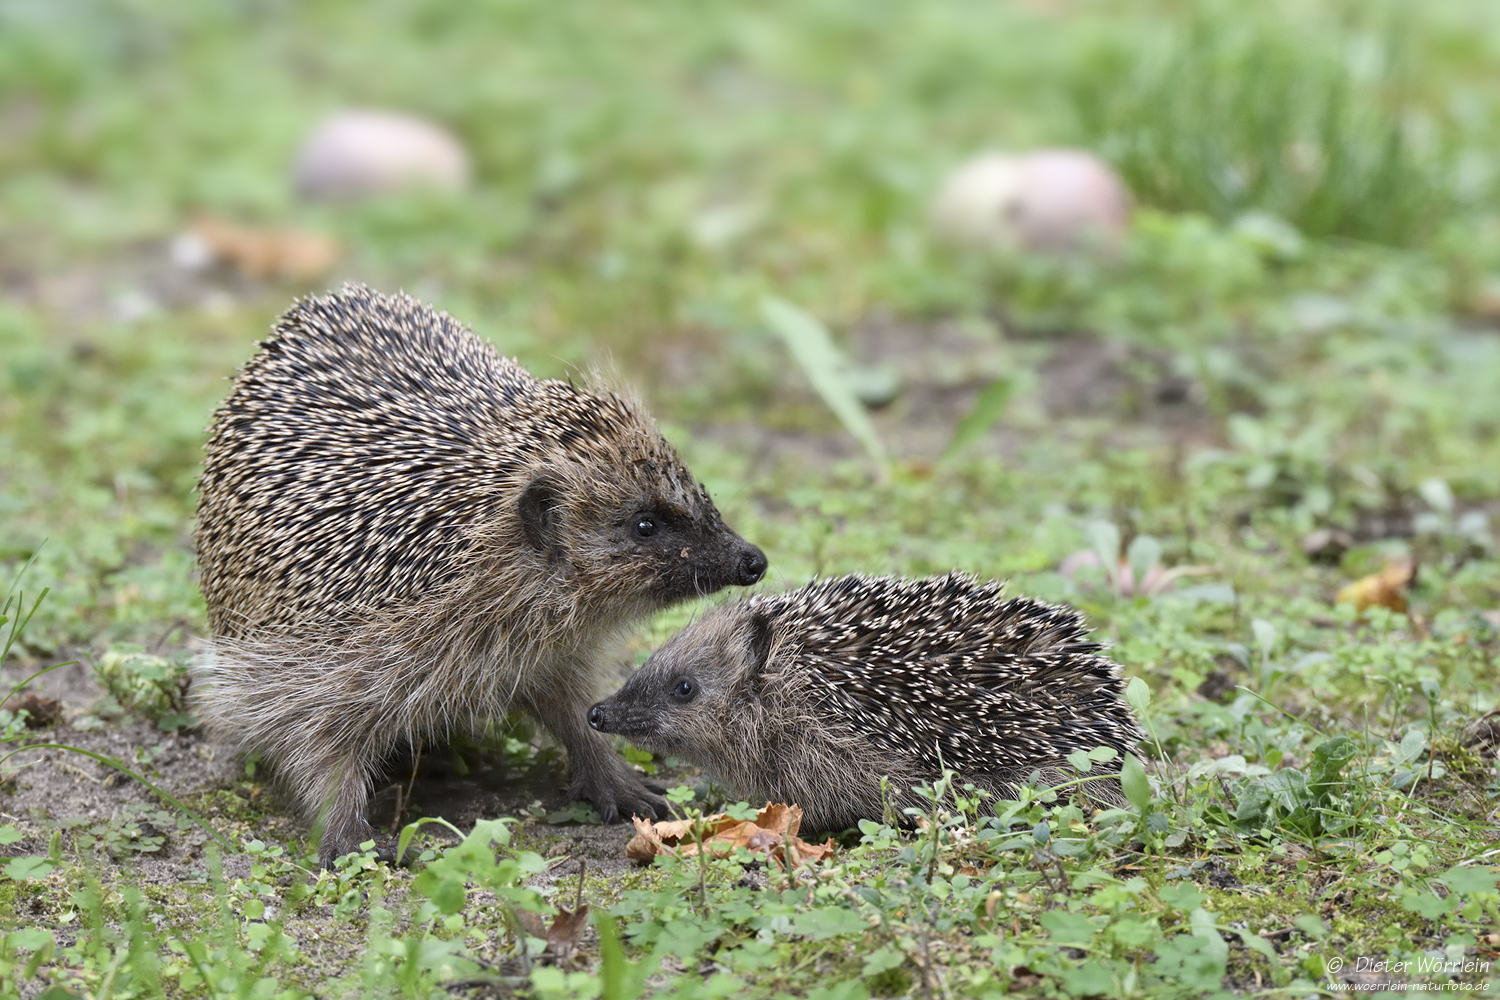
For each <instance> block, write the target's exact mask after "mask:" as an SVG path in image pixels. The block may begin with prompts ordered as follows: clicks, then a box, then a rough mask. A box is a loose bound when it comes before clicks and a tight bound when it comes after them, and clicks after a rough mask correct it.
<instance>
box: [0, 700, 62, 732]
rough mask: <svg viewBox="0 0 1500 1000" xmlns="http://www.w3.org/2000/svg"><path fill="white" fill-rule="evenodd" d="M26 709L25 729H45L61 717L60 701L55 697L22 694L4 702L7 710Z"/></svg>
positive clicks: (57, 721)
mask: <svg viewBox="0 0 1500 1000" xmlns="http://www.w3.org/2000/svg"><path fill="white" fill-rule="evenodd" d="M22 709H25V710H26V728H27V729H46V728H47V727H48V726H55V725H57V724H58V723H59V722H61V721H62V719H63V707H62V702H60V701H58V700H57V699H56V698H44V697H42V696H41V695H39V694H35V693H30V694H23V695H21V696H20V697H19V698H12V699H11V700H10V701H8V702H6V703H5V710H6V711H7V712H19V711H21V710H22Z"/></svg>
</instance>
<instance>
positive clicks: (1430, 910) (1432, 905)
mask: <svg viewBox="0 0 1500 1000" xmlns="http://www.w3.org/2000/svg"><path fill="white" fill-rule="evenodd" d="M1401 908H1402V909H1403V910H1406V911H1407V912H1409V913H1416V914H1419V915H1421V916H1423V917H1426V918H1427V919H1428V920H1436V919H1437V918H1438V917H1441V916H1442V915H1443V914H1445V913H1447V912H1448V909H1449V904H1448V901H1447V900H1446V899H1439V898H1438V897H1436V896H1434V895H1433V894H1432V893H1430V892H1408V893H1405V894H1404V895H1402V897H1401Z"/></svg>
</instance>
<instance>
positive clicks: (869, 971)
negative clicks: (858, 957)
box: [859, 945, 906, 976]
mask: <svg viewBox="0 0 1500 1000" xmlns="http://www.w3.org/2000/svg"><path fill="white" fill-rule="evenodd" d="M905 961H906V956H905V955H903V954H901V953H900V952H899V951H897V950H896V949H895V948H892V947H891V946H890V945H882V946H881V947H879V948H876V949H875V950H874V951H872V952H870V953H869V954H868V955H866V956H865V964H864V968H862V969H861V970H860V973H859V974H860V975H862V976H878V975H880V974H881V973H882V972H886V971H888V970H890V969H895V968H899V967H900V966H901V964H902V963H903V962H905Z"/></svg>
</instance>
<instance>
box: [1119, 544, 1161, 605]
mask: <svg viewBox="0 0 1500 1000" xmlns="http://www.w3.org/2000/svg"><path fill="white" fill-rule="evenodd" d="M1125 561H1126V562H1127V563H1129V564H1130V575H1131V576H1132V577H1133V578H1134V580H1135V592H1136V593H1137V594H1139V593H1140V592H1141V585H1142V584H1143V583H1145V581H1146V574H1147V573H1149V572H1151V570H1152V569H1153V568H1154V567H1156V566H1159V565H1161V542H1159V541H1157V540H1156V539H1155V538H1152V537H1151V536H1150V535H1136V536H1135V537H1134V538H1133V539H1131V540H1130V547H1129V548H1128V549H1126V550H1125Z"/></svg>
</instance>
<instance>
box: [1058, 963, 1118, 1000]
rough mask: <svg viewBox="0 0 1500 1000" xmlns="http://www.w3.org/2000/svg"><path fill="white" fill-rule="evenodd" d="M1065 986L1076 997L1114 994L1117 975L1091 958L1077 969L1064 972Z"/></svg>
mask: <svg viewBox="0 0 1500 1000" xmlns="http://www.w3.org/2000/svg"><path fill="white" fill-rule="evenodd" d="M1062 981H1063V987H1064V988H1065V989H1067V991H1068V992H1069V993H1071V994H1073V995H1074V996H1075V997H1092V996H1113V995H1114V993H1115V977H1114V975H1113V974H1111V973H1110V971H1109V970H1108V969H1106V968H1105V967H1104V966H1103V965H1101V964H1100V963H1099V960H1098V959H1093V958H1091V959H1089V960H1088V961H1087V962H1084V963H1083V964H1082V965H1080V966H1079V967H1078V968H1076V969H1068V970H1067V971H1065V972H1064V973H1063V974H1062Z"/></svg>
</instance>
